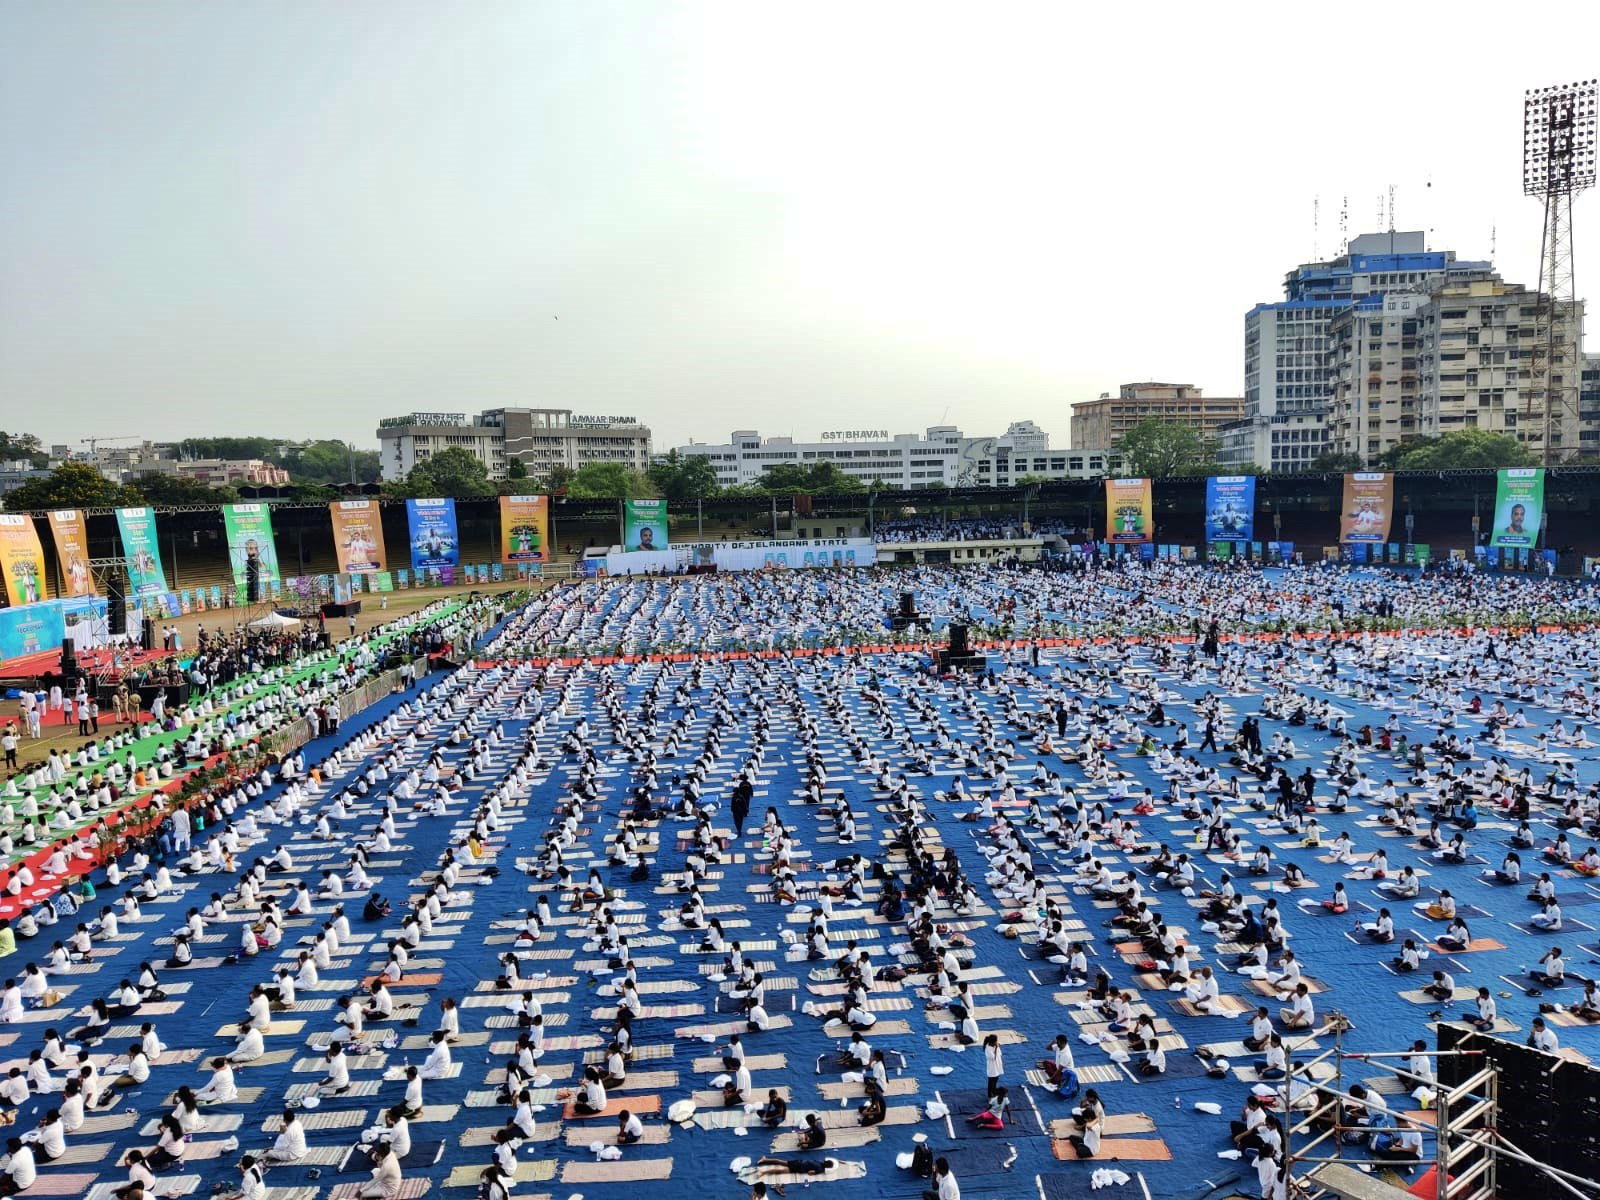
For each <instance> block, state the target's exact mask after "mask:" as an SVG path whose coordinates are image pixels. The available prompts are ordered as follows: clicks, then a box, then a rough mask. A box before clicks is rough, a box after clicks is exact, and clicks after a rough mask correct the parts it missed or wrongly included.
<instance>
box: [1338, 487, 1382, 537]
mask: <svg viewBox="0 0 1600 1200" xmlns="http://www.w3.org/2000/svg"><path fill="white" fill-rule="evenodd" d="M1393 516H1394V476H1393V475H1390V474H1389V473H1388V472H1357V473H1355V474H1352V475H1346V476H1345V477H1344V509H1343V512H1342V514H1341V516H1340V518H1339V540H1340V541H1341V542H1360V543H1362V544H1363V545H1375V544H1379V543H1382V542H1387V541H1388V540H1389V522H1390V520H1391V519H1392V517H1393Z"/></svg>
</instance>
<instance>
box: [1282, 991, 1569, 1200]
mask: <svg viewBox="0 0 1600 1200" xmlns="http://www.w3.org/2000/svg"><path fill="white" fill-rule="evenodd" d="M1334 1015H1335V1016H1338V1015H1339V1014H1334ZM1331 1024H1332V1028H1333V1030H1334V1044H1333V1047H1332V1048H1331V1049H1329V1050H1325V1051H1323V1052H1322V1053H1321V1054H1318V1055H1317V1056H1315V1057H1314V1058H1310V1059H1306V1060H1304V1061H1303V1062H1293V1063H1291V1065H1290V1067H1289V1070H1288V1075H1287V1077H1286V1079H1285V1085H1284V1088H1283V1092H1282V1095H1283V1097H1284V1113H1283V1122H1284V1155H1285V1166H1286V1170H1287V1173H1288V1177H1289V1179H1290V1180H1291V1182H1292V1183H1293V1184H1294V1186H1295V1188H1296V1190H1297V1191H1298V1192H1299V1194H1300V1195H1303V1196H1305V1197H1307V1198H1308V1200H1319V1198H1320V1197H1323V1196H1337V1197H1340V1198H1341V1200H1398V1198H1399V1197H1403V1196H1408V1195H1409V1194H1410V1193H1409V1192H1407V1191H1406V1189H1404V1188H1400V1187H1394V1186H1391V1185H1389V1184H1385V1183H1383V1182H1382V1181H1381V1180H1380V1179H1378V1178H1377V1176H1376V1174H1375V1173H1374V1172H1375V1169H1376V1168H1382V1167H1393V1166H1396V1165H1403V1163H1404V1160H1394V1159H1386V1158H1383V1157H1381V1156H1379V1155H1376V1154H1374V1153H1373V1151H1372V1149H1371V1146H1370V1139H1369V1137H1367V1136H1366V1135H1368V1134H1370V1133H1372V1132H1373V1131H1372V1129H1371V1128H1370V1127H1369V1126H1367V1125H1361V1124H1354V1123H1347V1122H1346V1119H1345V1118H1346V1110H1345V1106H1346V1105H1347V1104H1356V1105H1362V1106H1370V1104H1371V1100H1370V1097H1368V1098H1366V1099H1363V1098H1362V1097H1360V1096H1356V1095H1352V1094H1351V1092H1350V1088H1349V1085H1348V1084H1347V1083H1346V1079H1345V1074H1346V1070H1347V1064H1351V1065H1353V1064H1356V1063H1359V1064H1361V1066H1362V1067H1363V1068H1364V1069H1365V1070H1367V1071H1368V1072H1370V1071H1371V1070H1374V1069H1376V1070H1378V1071H1382V1072H1387V1073H1388V1074H1389V1075H1391V1076H1394V1077H1395V1078H1398V1079H1401V1080H1402V1081H1403V1082H1404V1083H1405V1084H1407V1085H1412V1086H1414V1085H1415V1082H1416V1081H1415V1080H1414V1078H1413V1076H1412V1075H1411V1073H1410V1071H1409V1069H1408V1067H1409V1062H1408V1061H1407V1060H1409V1059H1410V1058H1411V1057H1412V1056H1413V1055H1414V1054H1418V1053H1423V1054H1426V1057H1428V1058H1429V1059H1430V1060H1434V1061H1437V1060H1438V1059H1441V1058H1467V1059H1481V1060H1482V1061H1483V1066H1482V1067H1481V1068H1479V1069H1478V1070H1475V1071H1472V1072H1471V1073H1470V1074H1468V1075H1467V1076H1466V1078H1464V1079H1462V1080H1461V1081H1460V1082H1459V1083H1455V1084H1444V1083H1440V1082H1438V1081H1437V1080H1433V1081H1430V1082H1429V1083H1428V1087H1429V1089H1430V1090H1431V1091H1432V1092H1433V1093H1434V1095H1433V1100H1432V1108H1431V1110H1430V1111H1431V1113H1432V1116H1433V1120H1432V1123H1431V1124H1429V1123H1428V1122H1426V1121H1424V1120H1421V1119H1416V1120H1414V1122H1413V1124H1414V1125H1415V1126H1416V1127H1417V1128H1419V1129H1421V1130H1422V1131H1423V1132H1424V1133H1426V1132H1428V1131H1429V1130H1431V1131H1432V1132H1433V1135H1434V1153H1433V1157H1432V1158H1431V1159H1430V1158H1427V1157H1423V1158H1420V1159H1418V1160H1417V1162H1416V1164H1415V1165H1418V1166H1432V1167H1434V1168H1435V1174H1434V1198H1435V1200H1494V1197H1495V1196H1496V1195H1498V1187H1499V1172H1500V1165H1501V1162H1502V1160H1507V1161H1509V1162H1511V1163H1515V1164H1517V1165H1519V1166H1521V1167H1525V1168H1531V1169H1534V1170H1537V1171H1539V1172H1541V1173H1543V1174H1544V1176H1545V1177H1546V1178H1548V1179H1549V1180H1550V1181H1551V1182H1552V1183H1554V1184H1555V1185H1556V1186H1557V1187H1559V1188H1560V1189H1562V1190H1563V1191H1564V1192H1566V1193H1568V1194H1570V1195H1573V1196H1577V1197H1580V1200H1595V1197H1597V1196H1600V1183H1597V1182H1596V1181H1594V1180H1591V1179H1585V1178H1583V1177H1582V1176H1579V1175H1574V1174H1572V1173H1571V1172H1568V1171H1563V1170H1561V1169H1559V1168H1557V1167H1552V1166H1550V1165H1549V1164H1547V1163H1542V1162H1540V1161H1539V1160H1538V1159H1536V1158H1534V1157H1533V1156H1532V1155H1531V1154H1529V1153H1527V1152H1526V1151H1525V1150H1524V1149H1522V1148H1521V1147H1519V1146H1516V1145H1514V1144H1512V1143H1511V1142H1510V1141H1509V1140H1508V1139H1507V1138H1506V1136H1505V1135H1504V1134H1503V1133H1501V1131H1500V1128H1499V1126H1500V1122H1499V1111H1500V1080H1499V1072H1498V1071H1497V1069H1496V1068H1495V1066H1494V1064H1493V1063H1492V1062H1491V1061H1490V1060H1489V1058H1488V1057H1487V1056H1486V1055H1485V1053H1484V1052H1483V1051H1481V1050H1445V1051H1415V1050H1402V1051H1386V1052H1379V1053H1357V1052H1347V1051H1346V1050H1345V1049H1344V1022H1343V1021H1342V1020H1341V1021H1334V1022H1332V1023H1331ZM1397 1060H1398V1062H1402V1063H1404V1065H1397ZM1351 1082H1358V1081H1351ZM1412 1086H1406V1087H1405V1088H1404V1089H1403V1093H1402V1094H1404V1092H1409V1091H1411V1090H1412ZM1349 1133H1354V1134H1357V1135H1358V1136H1357V1137H1356V1138H1355V1139H1353V1140H1346V1137H1345V1135H1346V1134H1349Z"/></svg>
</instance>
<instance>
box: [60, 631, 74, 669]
mask: <svg viewBox="0 0 1600 1200" xmlns="http://www.w3.org/2000/svg"><path fill="white" fill-rule="evenodd" d="M61 673H62V674H63V675H67V676H72V675H76V674H77V673H78V648H77V646H75V645H74V644H73V641H72V639H71V638H69V637H64V638H62V639H61Z"/></svg>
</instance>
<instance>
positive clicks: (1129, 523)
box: [1106, 479, 1155, 546]
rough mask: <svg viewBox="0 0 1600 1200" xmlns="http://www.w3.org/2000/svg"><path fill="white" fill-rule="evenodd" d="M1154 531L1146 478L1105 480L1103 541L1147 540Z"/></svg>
mask: <svg viewBox="0 0 1600 1200" xmlns="http://www.w3.org/2000/svg"><path fill="white" fill-rule="evenodd" d="M1154 533H1155V505H1154V503H1153V501H1152V499H1151V494H1150V481H1149V480H1148V479H1108V480H1106V541H1108V542H1110V543H1111V544H1112V545H1114V546H1115V545H1130V544H1133V543H1136V542H1148V541H1150V540H1151V539H1152V537H1154Z"/></svg>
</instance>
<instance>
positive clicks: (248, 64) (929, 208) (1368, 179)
mask: <svg viewBox="0 0 1600 1200" xmlns="http://www.w3.org/2000/svg"><path fill="white" fill-rule="evenodd" d="M1562 7H1563V6H1562V5H1561V4H1559V3H1558V4H1554V5H1547V6H1546V7H1545V8H1544V9H1541V13H1542V12H1544V11H1546V10H1549V11H1558V10H1560V9H1562ZM1566 11H1567V12H1568V13H1569V14H1570V15H1569V17H1568V18H1567V19H1568V20H1569V21H1570V22H1571V32H1572V36H1566V37H1556V38H1552V37H1551V35H1550V33H1549V32H1548V30H1547V28H1546V21H1545V19H1544V18H1543V17H1541V19H1540V20H1538V21H1528V22H1522V21H1519V20H1517V19H1515V13H1514V12H1513V11H1512V10H1508V9H1507V8H1506V7H1505V5H1504V4H1503V3H1496V4H1493V5H1489V4H1470V3H1453V4H1449V5H1422V4H1419V5H1398V4H1393V3H1380V4H1363V3H1353V4H1345V5H1341V6H1338V7H1336V8H1332V9H1328V8H1319V7H1312V8H1307V7H1304V6H1295V5H1283V4H1262V5H1254V4H1252V5H1241V4H1233V5H1227V6H1216V5H1197V4H1192V3H1185V4H1181V5H1171V6H1165V5H1150V4H1139V5H1132V4H1129V5H1111V4H1094V5H1085V4H1072V3H1066V2H1064V0H1055V2H1052V3H1048V4H1041V5H1028V4H1020V3H1011V4H1008V3H998V4H985V5H975V4H970V3H968V4H962V5H945V4H939V3H928V2H927V0H919V2H917V3H910V4H903V5H902V4H887V3H873V2H871V0H866V2H863V0H851V2H850V3H840V4H828V3H808V4H805V5H796V4H782V5H780V4H776V3H751V2H749V0H740V2H738V3H729V4H710V3H706V4H689V3H685V4H677V5H674V4H665V3H662V4H653V3H603V2H598V0H569V2H560V3H558V2H550V0H545V2H533V0H527V2H519V3H509V2H499V0H463V2H462V3H454V4H441V3H438V2H437V0H421V2H412V0H380V2H372V3H368V2H365V0H362V2H356V0H317V2H315V3H296V2H293V0H289V2H285V0H272V2H270V3H267V2H256V0H226V2H225V3H216V4H213V3H204V2H202V0H183V2H174V3H140V2H139V0H109V2H106V3H79V2H77V0H13V2H11V3H7V4H4V5H0V427H3V428H5V429H8V430H17V429H21V430H27V431H32V432H36V433H38V434H39V435H40V436H42V437H43V438H44V439H45V440H46V441H47V442H61V441H73V440H76V439H78V438H81V437H83V436H85V435H87V434H90V433H95V434H99V435H104V436H116V435H144V436H149V437H159V438H171V437H179V436H183V435H187V434H224V433H266V434H273V435H283V436H296V437H298V436H335V437H345V438H350V439H353V440H355V441H356V442H358V443H360V444H370V445H375V444H376V438H375V432H374V431H375V428H376V422H377V420H378V418H380V417H382V416H385V415H392V414H398V413H403V412H409V411H413V410H432V411H459V410H465V411H469V412H475V411H477V410H478V409H480V408H484V407H492V406H498V405H533V406H538V405H559V406H563V407H571V408H573V409H575V410H577V411H579V412H587V413H609V414H616V415H629V416H637V417H638V418H640V419H641V420H642V421H644V422H647V423H648V424H649V425H651V426H652V427H653V429H654V430H655V432H656V445H657V446H658V447H666V446H670V445H673V444H677V443H680V442H683V441H685V440H688V439H689V438H691V437H693V438H695V439H697V440H711V441H721V440H725V439H726V437H727V434H728V433H729V432H730V431H731V430H733V429H735V428H746V427H752V426H753V427H756V428H758V429H760V430H761V431H762V432H763V433H766V434H785V433H791V432H792V433H794V434H796V435H810V434H814V433H816V432H818V431H820V430H830V429H845V428H850V429H858V428H882V429H890V430H894V431H897V432H904V431H911V430H920V429H922V428H923V427H925V426H927V425H933V424H940V423H952V424H958V425H960V426H961V427H962V429H963V430H965V431H966V432H967V433H969V434H993V433H999V432H1001V431H1002V430H1003V429H1004V427H1005V424H1006V423H1007V422H1008V421H1010V420H1013V419H1021V418H1032V419H1034V420H1035V421H1038V422H1039V423H1040V424H1041V425H1042V426H1044V427H1045V428H1046V429H1048V430H1050V431H1051V433H1052V434H1053V435H1054V438H1055V444H1056V445H1057V446H1064V445H1065V444H1066V441H1067V432H1068V406H1069V405H1070V404H1071V403H1072V402H1073V401H1076V400H1084V399H1091V398H1093V397H1094V396H1096V395H1098V394H1099V393H1100V392H1102V391H1106V390H1110V389H1113V388H1115V387H1116V385H1117V384H1119V383H1121V382H1125V381H1130V380H1135V379H1164V380H1176V381H1188V382H1192V383H1196V384H1199V385H1200V386H1202V387H1204V388H1205V389H1206V390H1207V391H1208V392H1210V393H1213V394H1221V395H1237V394H1239V393H1240V391H1241V390H1242V388H1243V365H1242V342H1243V315H1244V313H1245V311H1246V310H1247V309H1248V308H1249V307H1250V306H1251V305H1252V304H1253V303H1255V302H1257V301H1262V300H1272V299H1276V298H1278V297H1279V295H1280V292H1281V284H1282V277H1283V273H1284V272H1285V271H1286V270H1287V269H1288V268H1290V267H1292V266H1293V265H1294V264H1295V263H1298V262H1301V261H1305V260H1308V259H1310V258H1312V257H1313V253H1314V252H1315V251H1320V253H1321V255H1322V256H1323V257H1328V256H1331V255H1333V254H1334V253H1336V252H1337V250H1338V248H1339V244H1340V208H1341V205H1342V204H1343V203H1344V201H1345V198H1346V197H1348V205H1349V220H1348V225H1349V232H1350V234H1351V235H1354V234H1356V233H1360V232H1363V231H1367V230H1371V229H1375V228H1381V227H1384V226H1385V225H1386V223H1387V215H1384V216H1383V218H1382V221H1381V222H1380V218H1379V213H1380V209H1381V208H1386V206H1387V192H1388V188H1389V185H1390V184H1391V183H1392V184H1393V185H1395V188H1396V201H1395V218H1396V224H1397V226H1398V227H1399V228H1402V229H1414V228H1423V229H1427V230H1428V231H1429V241H1430V245H1431V246H1432V247H1434V248H1453V249H1455V250H1456V251H1457V252H1458V253H1460V254H1461V256H1462V257H1467V258H1473V257H1479V258H1486V257H1488V256H1489V253H1490V239H1491V231H1492V230H1494V229H1496V228H1497V229H1498V250H1497V253H1496V255H1495V258H1496V261H1497V262H1498V264H1499V265H1500V267H1501V269H1502V271H1503V273H1504V274H1506V276H1507V277H1508V278H1511V279H1515V280H1519V281H1526V282H1528V283H1530V284H1531V283H1533V282H1534V281H1535V280H1536V278H1537V267H1538V253H1539V232H1540V210H1539V208H1538V206H1537V205H1536V203H1535V202H1534V201H1533V200H1530V199H1527V198H1524V197H1523V196H1522V194H1521V176H1520V170H1521V136H1522V134H1521V129H1522V120H1521V108H1522V99H1523V96H1522V92H1523V89H1524V88H1526V87H1532V86H1540V85H1544V84H1549V83H1563V82H1568V81H1570V80H1572V79H1577V78H1588V77H1590V76H1592V75H1593V74H1594V73H1595V71H1596V66H1597V54H1596V38H1595V34H1596V31H1597V28H1600V17H1596V16H1595V9H1594V6H1593V5H1592V4H1590V3H1587V2H1574V3H1571V4H1569V5H1567V6H1566ZM1585 29H1586V30H1587V33H1586V34H1585V33H1584V32H1583V30H1585ZM1458 70H1459V75H1458V73H1457V72H1458ZM1317 197H1320V198H1321V220H1320V230H1314V227H1313V202H1314V200H1315V199H1316V198H1317ZM1380 198H1381V200H1382V203H1381V204H1380ZM1577 223H1578V236H1577V239H1576V241H1577V247H1578V251H1579V256H1580V257H1579V258H1578V287H1579V292H1580V294H1582V293H1584V292H1588V293H1589V294H1591V295H1592V294H1596V291H1595V289H1593V288H1589V287H1587V286H1586V285H1587V283H1588V282H1589V281H1590V280H1592V279H1600V202H1597V201H1596V200H1595V199H1594V197H1593V195H1592V194H1591V195H1590V196H1589V197H1588V198H1586V199H1585V200H1583V201H1580V204H1579V207H1578V211H1577ZM1586 230H1588V231H1589V232H1588V235H1587V236H1585V231H1586ZM1590 324H1591V326H1593V324H1594V321H1593V320H1592V319H1591V322H1590ZM1593 345H1594V342H1593V340H1591V347H1592V346H1593Z"/></svg>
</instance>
